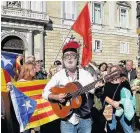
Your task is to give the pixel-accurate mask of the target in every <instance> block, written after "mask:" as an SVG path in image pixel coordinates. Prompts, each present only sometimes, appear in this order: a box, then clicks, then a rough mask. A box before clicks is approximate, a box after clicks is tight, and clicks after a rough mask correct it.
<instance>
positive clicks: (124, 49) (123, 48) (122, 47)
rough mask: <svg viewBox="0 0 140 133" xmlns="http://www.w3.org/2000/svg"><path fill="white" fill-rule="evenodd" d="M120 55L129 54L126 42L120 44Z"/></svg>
mask: <svg viewBox="0 0 140 133" xmlns="http://www.w3.org/2000/svg"><path fill="white" fill-rule="evenodd" d="M120 53H122V54H129V44H128V43H127V42H120Z"/></svg>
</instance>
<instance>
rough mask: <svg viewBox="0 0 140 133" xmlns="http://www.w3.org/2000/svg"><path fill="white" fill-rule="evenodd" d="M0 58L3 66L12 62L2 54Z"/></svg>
mask: <svg viewBox="0 0 140 133" xmlns="http://www.w3.org/2000/svg"><path fill="white" fill-rule="evenodd" d="M1 60H2V61H3V63H4V67H5V66H7V65H8V64H10V65H11V66H13V64H12V63H11V62H10V61H11V60H9V59H6V58H4V56H2V55H1Z"/></svg>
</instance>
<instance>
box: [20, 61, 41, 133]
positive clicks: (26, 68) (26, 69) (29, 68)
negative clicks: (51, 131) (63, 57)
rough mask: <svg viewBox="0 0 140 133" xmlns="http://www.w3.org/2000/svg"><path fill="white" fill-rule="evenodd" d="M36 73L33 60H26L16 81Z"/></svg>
mask: <svg viewBox="0 0 140 133" xmlns="http://www.w3.org/2000/svg"><path fill="white" fill-rule="evenodd" d="M35 75H36V69H35V64H34V63H33V62H27V63H25V64H24V65H23V67H22V69H21V72H20V74H19V77H18V81H20V82H22V81H31V80H33V79H34V77H35ZM34 130H35V132H37V133H38V132H39V131H40V127H37V128H34ZM30 132H31V129H29V130H26V131H24V133H30Z"/></svg>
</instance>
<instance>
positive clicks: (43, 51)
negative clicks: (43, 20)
mask: <svg viewBox="0 0 140 133" xmlns="http://www.w3.org/2000/svg"><path fill="white" fill-rule="evenodd" d="M39 51H40V59H41V60H43V61H44V54H45V47H44V31H41V32H40V50H39Z"/></svg>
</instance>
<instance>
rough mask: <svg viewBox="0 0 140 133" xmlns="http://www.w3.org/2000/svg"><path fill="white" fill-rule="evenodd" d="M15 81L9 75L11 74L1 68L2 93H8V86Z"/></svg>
mask: <svg viewBox="0 0 140 133" xmlns="http://www.w3.org/2000/svg"><path fill="white" fill-rule="evenodd" d="M13 81H14V79H13V78H12V77H11V76H10V75H9V73H8V72H7V71H6V70H4V69H2V68H1V92H7V87H6V84H7V83H8V82H13Z"/></svg>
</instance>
